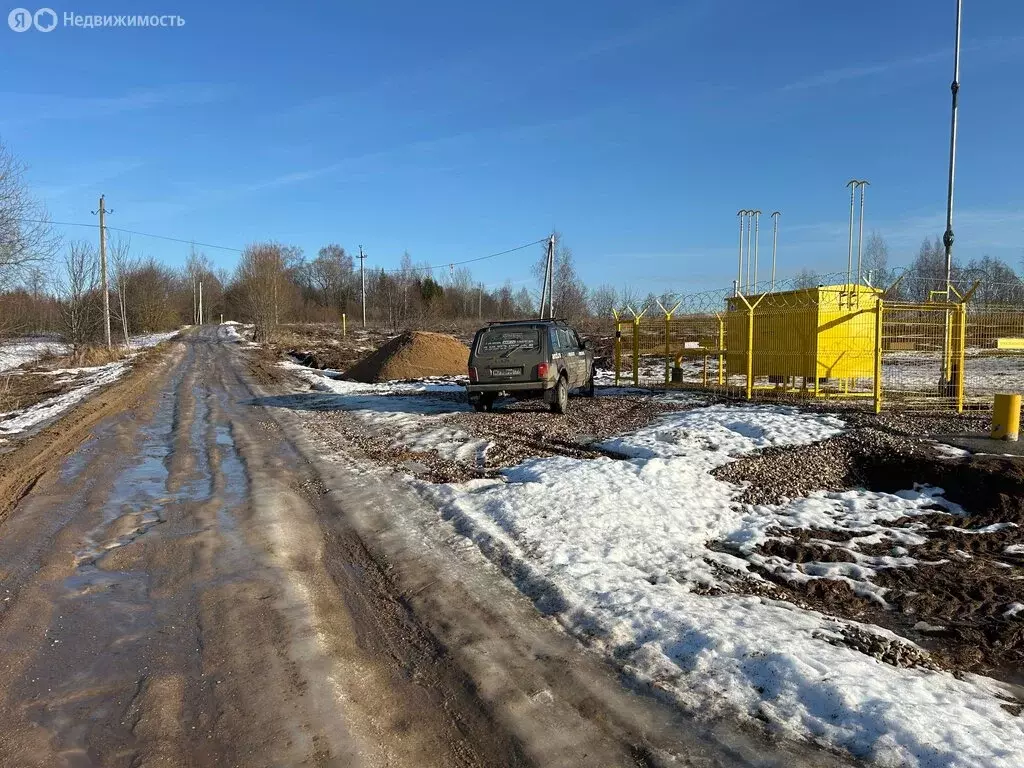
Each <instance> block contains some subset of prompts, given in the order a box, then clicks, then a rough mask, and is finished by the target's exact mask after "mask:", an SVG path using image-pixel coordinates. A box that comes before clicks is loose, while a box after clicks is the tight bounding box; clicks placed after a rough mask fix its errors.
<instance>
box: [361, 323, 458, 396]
mask: <svg viewBox="0 0 1024 768" xmlns="http://www.w3.org/2000/svg"><path fill="white" fill-rule="evenodd" d="M468 364H469V347H467V346H466V345H465V344H463V343H462V342H461V341H459V340H458V339H455V338H453V337H451V336H447V335H445V334H443V333H427V332H426V331H407V332H405V333H403V334H402V335H401V336H397V337H395V338H393V339H391V341H389V342H388V343H387V344H385V345H384V346H382V347H380V349H378V350H377V351H376V352H374V353H373V354H371V355H368V356H367V357H364V358H363V359H362V360H360V361H359V362H358V363H356V364H355V365H353V366H352V367H351V368H349V369H348V371H347V372H346V375H347V376H348V378H350V379H355V380H356V381H362V382H366V383H367V384H372V383H376V382H380V381H394V380H396V379H421V378H423V377H425V376H464V375H465V374H466V366H467V365H468Z"/></svg>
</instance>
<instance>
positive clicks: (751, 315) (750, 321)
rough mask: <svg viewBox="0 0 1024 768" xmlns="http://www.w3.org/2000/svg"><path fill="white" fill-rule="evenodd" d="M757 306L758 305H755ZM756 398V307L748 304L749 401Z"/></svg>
mask: <svg viewBox="0 0 1024 768" xmlns="http://www.w3.org/2000/svg"><path fill="white" fill-rule="evenodd" d="M755 306H756V305H755ZM753 396H754V307H752V306H750V304H747V400H750V399H751V398H753Z"/></svg>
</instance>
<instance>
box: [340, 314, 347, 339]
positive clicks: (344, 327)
mask: <svg viewBox="0 0 1024 768" xmlns="http://www.w3.org/2000/svg"><path fill="white" fill-rule="evenodd" d="M346 336H348V318H347V317H346V316H345V313H344V312H342V313H341V338H343V339H344V338H345V337H346Z"/></svg>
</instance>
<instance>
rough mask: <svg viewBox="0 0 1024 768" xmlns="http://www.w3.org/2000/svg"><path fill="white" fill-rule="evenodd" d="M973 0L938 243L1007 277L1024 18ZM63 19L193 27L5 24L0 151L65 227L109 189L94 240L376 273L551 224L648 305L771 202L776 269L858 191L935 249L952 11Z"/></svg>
mask: <svg viewBox="0 0 1024 768" xmlns="http://www.w3.org/2000/svg"><path fill="white" fill-rule="evenodd" d="M965 5H966V8H965V11H964V37H963V54H962V73H961V83H962V90H961V107H962V109H961V132H960V147H959V155H958V169H957V170H958V176H957V207H958V218H957V225H956V230H957V249H958V253H959V254H960V256H961V257H962V258H965V259H967V258H970V257H972V256H980V255H983V254H990V255H993V256H1000V257H1002V258H1005V259H1007V260H1008V261H1011V262H1012V263H1013V264H1014V265H1015V266H1018V267H1019V266H1020V260H1021V259H1022V257H1024V187H1022V185H1021V183H1020V180H1021V178H1022V175H1024V147H1022V144H1021V142H1020V141H1019V137H1020V131H1021V125H1024V99H1022V98H1020V96H1021V93H1022V91H1021V86H1020V78H1021V75H1022V74H1024V3H1021V2H1019V0H986V1H985V2H976V1H975V0H966V2H965ZM53 7H54V9H55V10H56V11H57V12H58V15H61V16H62V15H63V13H64V12H65V11H73V12H75V13H78V14H87V13H88V14H93V13H95V14H136V13H162V14H167V13H175V14H179V15H181V16H182V17H183V18H184V19H185V20H186V24H185V26H184V27H180V28H170V29H125V28H114V29H74V28H61V27H58V28H57V29H56V30H54V31H53V32H50V33H45V34H44V33H40V32H37V31H29V32H26V33H22V34H17V33H14V32H12V31H10V30H9V29H7V28H2V29H0V45H2V46H3V50H2V56H0V62H2V64H0V66H2V68H3V70H2V72H3V85H2V86H0V91H4V92H3V93H0V98H2V100H3V104H4V106H5V108H4V110H3V112H2V115H0V137H2V138H3V140H4V141H5V142H6V143H7V144H8V145H9V146H10V148H11V149H12V150H13V151H14V152H15V153H16V154H17V155H19V156H20V157H21V158H22V159H24V160H25V161H26V162H27V163H28V164H29V165H30V180H31V183H32V184H33V186H34V187H35V189H36V191H37V193H38V194H39V196H41V197H42V198H43V199H44V201H45V202H46V204H47V206H48V208H49V209H50V212H51V215H52V216H53V217H54V218H55V219H58V220H63V221H83V222H88V221H91V220H93V219H92V217H91V216H90V211H92V210H94V209H95V207H96V197H97V196H98V194H99V193H100V192H103V193H105V194H106V195H107V200H108V206H109V207H110V208H112V209H114V211H115V213H114V215H113V216H111V218H110V221H109V224H110V225H111V226H120V227H125V228H130V229H138V230H142V231H149V232H156V233H161V234H167V235H173V236H176V237H183V238H194V239H195V240H197V241H201V242H209V243H217V244H223V245H229V246H244V245H245V244H246V243H249V242H253V241H256V240H261V239H275V240H278V241H281V242H284V243H288V244H295V245H299V246H301V247H302V248H303V249H304V250H305V251H306V253H308V254H314V253H315V252H316V250H317V248H318V247H319V246H321V245H323V244H324V243H327V242H340V243H341V244H342V245H344V246H345V247H346V248H348V249H350V250H353V251H354V250H356V248H357V247H358V245H359V244H362V245H363V246H364V247H365V248H366V250H367V252H368V253H369V254H370V260H369V261H368V265H370V264H373V265H381V266H385V267H394V266H396V265H397V263H398V259H399V257H400V255H401V253H402V251H403V250H408V251H409V252H410V253H411V254H412V255H413V257H414V258H415V259H416V261H418V262H428V263H432V264H444V263H447V262H449V261H453V260H460V259H465V258H472V257H475V256H480V255H484V254H487V253H491V252H495V251H500V250H504V249H506V248H509V247H513V246H516V245H519V244H522V243H525V242H529V241H532V240H536V239H538V238H541V237H543V236H544V235H545V234H546V233H547V232H549V231H550V230H551V229H552V228H553V227H557V228H558V229H559V230H560V231H561V232H562V233H563V235H564V237H565V241H566V243H567V244H568V245H569V246H571V247H572V248H573V251H574V253H575V254H576V258H577V262H578V266H579V268H580V271H581V272H582V274H583V276H584V277H585V278H586V279H587V281H588V282H590V283H593V284H598V283H611V284H613V285H616V286H620V287H621V286H623V285H625V284H627V283H628V284H630V285H632V286H634V287H636V288H639V289H641V290H645V291H646V290H658V291H660V290H665V289H673V290H678V291H688V290H703V289H706V288H709V287H725V286H727V285H729V284H730V282H731V279H732V276H733V275H734V273H735V260H736V239H737V220H736V211H737V209H739V208H746V207H751V208H753V207H756V208H760V209H762V210H763V211H765V212H766V214H767V212H770V211H772V210H774V209H779V210H781V211H782V219H781V228H780V238H779V261H780V271H781V272H782V273H783V274H787V273H788V274H792V273H795V272H797V271H799V269H800V268H802V267H808V268H811V269H814V270H819V271H831V270H837V269H845V263H846V237H847V216H848V203H849V193H848V191H847V190H846V188H845V183H846V181H847V180H848V179H849V178H851V177H854V176H856V177H859V178H866V179H869V180H870V181H871V187H870V189H869V190H868V198H867V219H866V221H867V223H866V227H867V229H868V230H872V229H877V230H878V231H879V232H881V233H882V234H883V235H884V236H885V237H886V238H887V239H888V241H889V243H890V246H891V249H892V251H893V257H894V260H895V261H902V260H906V259H907V258H909V257H910V256H911V255H912V254H913V252H914V251H916V249H917V247H918V245H919V243H920V241H921V239H922V238H923V237H925V236H926V235H935V234H938V233H940V232H941V230H942V229H943V218H944V204H945V175H946V155H947V151H948V120H949V81H950V79H951V74H952V72H951V70H952V52H951V47H952V46H951V40H952V27H953V15H954V9H955V5H954V3H953V2H952V0H942V1H941V2H939V1H938V0H901V2H877V1H874V0H863V1H862V2H860V3H844V4H840V3H831V2H829V3H823V2H811V1H810V0H807V1H806V2H776V3H767V2H762V1H757V0H734V2H728V3H726V2H711V1H710V0H707V1H704V2H682V3H681V2H675V3H656V2H647V3H626V2H603V1H601V2H594V1H591V2H586V3H583V2H578V3H552V2H546V3H540V2H517V3H502V4H498V3H481V2H458V3H449V2H433V3H422V2H381V3H349V2H344V3H341V2H337V3H318V4H306V3H289V4H268V3H241V2H234V1H231V2H221V3H216V4H214V3H210V2H202V3H198V2H183V1H181V0H168V2H166V3H160V4H155V3H151V2H148V0H147V1H146V2H135V3H126V2H125V3H109V2H92V3H90V4H89V5H87V6H86V5H75V6H60V5H56V6H53ZM762 224H763V225H764V227H763V230H762V240H761V248H762V251H761V252H762V254H764V253H770V235H771V233H770V221H769V220H768V219H767V216H765V218H764V219H762ZM72 233H73V234H74V235H75V236H82V235H84V236H88V237H92V233H91V232H89V231H88V230H78V231H73V232H71V233H69V234H72ZM133 244H134V245H135V246H136V248H137V249H138V250H140V251H142V252H145V253H147V254H152V255H154V256H157V257H159V258H161V259H165V260H167V261H168V262H171V263H180V262H181V261H182V260H183V258H184V256H185V253H186V251H187V248H186V247H184V246H177V245H174V244H170V243H162V242H160V241H154V240H147V239H142V238H134V239H133ZM208 254H209V255H210V256H211V257H213V258H214V259H215V260H216V261H217V263H218V264H221V265H223V266H225V267H230V266H231V265H232V264H233V259H234V256H233V254H231V253H230V252H218V251H212V250H211V251H208ZM535 255H536V254H535V253H534V252H533V251H529V252H526V253H525V254H524V253H519V254H514V255H511V256H507V257H503V258H500V259H495V260H492V261H489V262H483V263H482V264H480V265H474V274H475V276H476V277H477V278H478V279H481V280H483V281H485V282H486V283H488V284H500V283H501V282H502V281H503V280H505V279H511V280H513V281H522V280H525V279H527V278H529V275H530V271H529V264H530V262H531V261H532V260H533V258H534V256H535Z"/></svg>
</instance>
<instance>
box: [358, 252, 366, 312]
mask: <svg viewBox="0 0 1024 768" xmlns="http://www.w3.org/2000/svg"><path fill="white" fill-rule="evenodd" d="M364 261H366V254H365V253H363V246H361V245H360V246H359V282H360V283H362V289H361V295H362V301H361V304H362V306H363V328H365V327H366V272H365V270H364V269H363V262H364Z"/></svg>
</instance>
